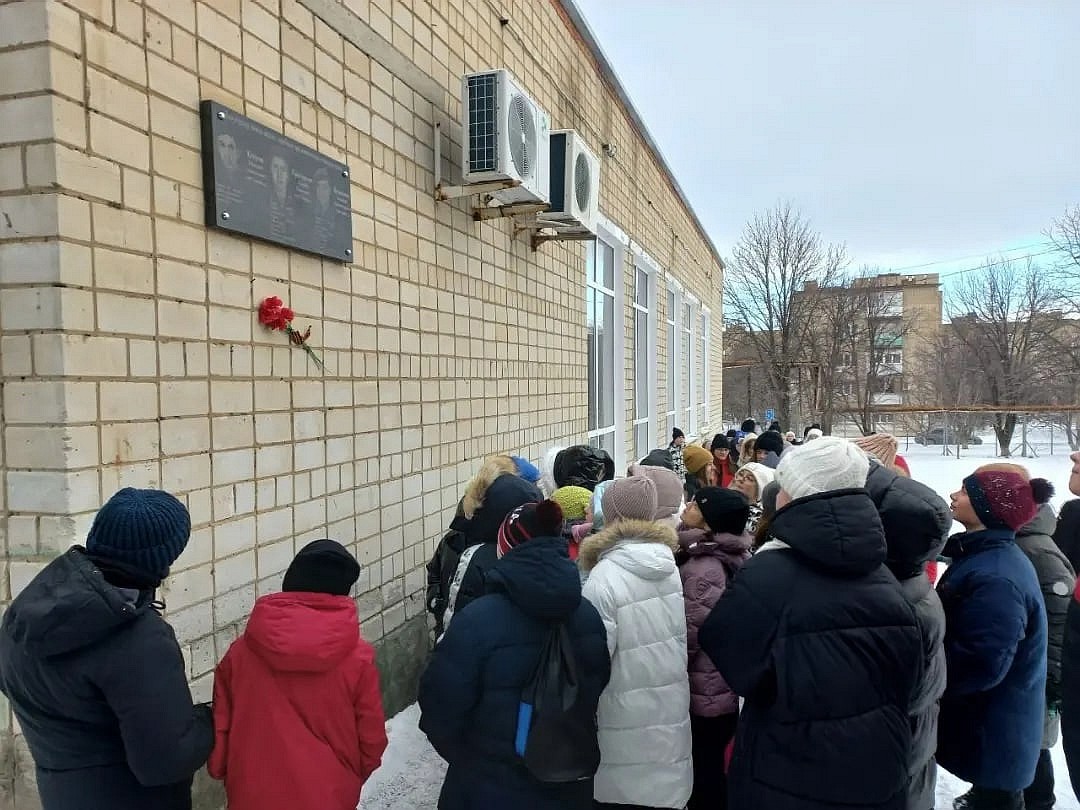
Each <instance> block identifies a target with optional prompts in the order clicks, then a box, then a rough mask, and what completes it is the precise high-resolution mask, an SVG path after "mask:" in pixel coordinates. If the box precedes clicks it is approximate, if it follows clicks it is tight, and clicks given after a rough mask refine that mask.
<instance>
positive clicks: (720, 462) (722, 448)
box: [709, 433, 739, 487]
mask: <svg viewBox="0 0 1080 810" xmlns="http://www.w3.org/2000/svg"><path fill="white" fill-rule="evenodd" d="M709 452H711V453H712V457H713V460H712V465H713V481H714V482H715V484H716V486H718V487H729V486H731V480H732V479H733V478H734V477H735V473H737V472H738V471H739V465H738V464H737V463H736V461H735V455H734V454H733V453H732V451H731V442H730V441H728V439H727V437H726V436H724V434H722V433H717V434H716V435H715V436H713V440H712V443H711V444H710V445H709Z"/></svg>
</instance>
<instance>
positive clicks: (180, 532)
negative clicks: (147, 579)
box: [86, 487, 191, 579]
mask: <svg viewBox="0 0 1080 810" xmlns="http://www.w3.org/2000/svg"><path fill="white" fill-rule="evenodd" d="M190 536H191V516H190V515H189V514H188V510H187V507H186V506H184V504H182V503H180V501H179V500H177V499H176V497H175V496H173V495H170V494H169V493H168V492H163V491H161V490H159V489H133V488H132V487H126V488H124V489H122V490H120V491H119V492H117V493H116V494H115V495H113V496H112V497H111V498H109V500H108V502H107V503H106V504H105V505H104V506H103V507H101V509H100V510H98V513H97V515H96V516H95V517H94V523H93V525H92V526H91V527H90V533H89V534H88V535H87V536H86V550H87V551H88V552H90V553H91V554H97V555H100V556H102V557H106V558H108V559H111V560H116V561H118V562H122V563H125V564H127V565H130V566H132V567H133V568H135V569H137V570H139V571H141V572H143V573H145V574H148V575H150V576H153V577H156V578H157V579H164V578H165V577H167V576H168V575H169V566H171V565H172V564H173V563H174V562H176V558H177V557H179V556H180V554H181V553H182V552H183V550H184V547H185V546H187V542H188V538H189V537H190Z"/></svg>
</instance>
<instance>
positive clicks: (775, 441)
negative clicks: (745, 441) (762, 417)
mask: <svg viewBox="0 0 1080 810" xmlns="http://www.w3.org/2000/svg"><path fill="white" fill-rule="evenodd" d="M754 450H764V451H765V452H766V453H768V452H769V451H772V452H773V453H776V455H780V454H781V453H783V452H784V437H783V436H782V435H781V434H779V433H778V432H776V431H775V430H766V431H765V432H764V433H762V434H761V435H760V436H758V437H757V440H756V441H755V442H754Z"/></svg>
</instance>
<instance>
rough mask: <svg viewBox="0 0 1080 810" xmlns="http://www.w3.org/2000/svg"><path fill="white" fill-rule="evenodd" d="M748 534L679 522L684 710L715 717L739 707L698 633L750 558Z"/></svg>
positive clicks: (699, 715)
mask: <svg viewBox="0 0 1080 810" xmlns="http://www.w3.org/2000/svg"><path fill="white" fill-rule="evenodd" d="M751 540H752V538H751V536H750V535H749V534H740V535H734V534H725V533H721V532H717V533H713V532H708V531H705V530H704V529H692V528H689V527H686V526H683V527H682V528H680V529H679V551H678V554H677V555H676V558H677V560H678V563H679V574H680V576H681V577H682V583H683V601H684V602H685V604H686V651H687V667H688V669H689V672H690V713H691V714H693V715H695V716H697V717H717V716H719V715H722V714H734V713H735V712H737V711H738V710H739V698H738V696H737V695H736V694H735V693H734V692H733V691H732V690H731V687H730V686H728V685H727V683H725V681H724V678H723V676H722V675H721V674H720V673H719V672H717V671H716V666H715V665H714V664H713V662H712V661H711V660H710V659H709V656H707V655H706V654H705V653H704V651H702V649H701V645H700V644H699V643H698V632H699V631H700V630H701V626H702V625H703V624H705V620H706V619H707V618H708V617H709V612H710V611H711V610H712V609H713V608H714V607H715V606H716V603H717V602H719V601H720V597H721V596H723V595H724V590H725V589H726V588H727V586H728V581H729V580H730V578H731V577H733V576H734V575H735V572H737V571H738V570H739V569H740V568H742V566H743V563H745V562H746V561H747V560H748V559H750V543H751Z"/></svg>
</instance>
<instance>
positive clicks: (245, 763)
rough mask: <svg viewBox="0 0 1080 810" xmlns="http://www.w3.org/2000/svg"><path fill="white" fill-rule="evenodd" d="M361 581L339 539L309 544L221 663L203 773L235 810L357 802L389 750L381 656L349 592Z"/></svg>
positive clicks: (346, 806) (309, 809) (307, 808)
mask: <svg viewBox="0 0 1080 810" xmlns="http://www.w3.org/2000/svg"><path fill="white" fill-rule="evenodd" d="M359 577H360V564H359V563H358V562H357V561H356V558H355V557H353V555H352V554H350V553H349V552H348V551H347V550H346V549H345V547H344V546H342V545H341V544H340V543H337V542H335V541H333V540H315V541H313V542H311V543H308V544H307V545H306V546H304V547H303V548H302V549H301V550H300V551H299V553H298V554H297V555H296V557H295V558H294V559H293V561H292V563H291V564H290V565H289V569H288V570H287V571H286V572H285V578H284V580H283V582H282V585H281V593H274V594H269V595H267V596H263V597H261V598H260V599H259V600H258V601H256V602H255V607H254V609H253V610H252V611H251V617H250V618H249V619H248V622H247V627H246V628H245V630H244V633H243V635H241V636H240V638H238V639H237V640H236V641H235V642H233V644H232V646H231V647H229V651H228V652H227V653H226V654H225V657H224V658H223V659H222V661H221V663H220V664H218V667H217V671H216V672H215V673H214V728H215V732H216V739H215V742H214V752H213V754H212V755H211V757H210V762H209V764H208V766H207V769H208V770H209V772H210V775H211V776H212V777H214V778H215V779H222V780H224V781H225V792H226V794H227V795H228V798H229V810H262V809H263V808H267V807H288V808H290V810H355V808H356V806H357V804H359V802H360V790H361V788H362V787H363V785H364V782H366V781H367V779H368V777H369V776H371V774H372V773H374V772H375V769H376V768H378V767H379V763H380V761H381V759H382V755H383V752H384V751H385V750H386V743H387V740H386V721H385V718H384V717H383V707H382V694H381V692H380V690H379V672H378V670H377V669H376V668H375V650H374V648H373V647H372V646H371V645H370V644H368V643H367V642H366V641H364V639H363V638H362V637H361V635H360V632H359V630H358V627H359V617H358V616H357V610H356V602H354V601H353V600H352V599H351V598H350V596H349V592H350V591H351V590H352V588H353V586H354V585H355V584H356V581H357V579H358V578H359Z"/></svg>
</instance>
